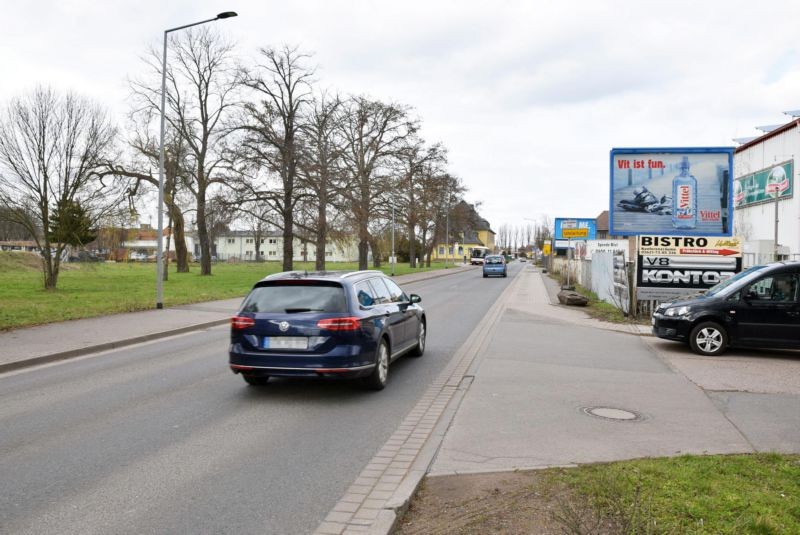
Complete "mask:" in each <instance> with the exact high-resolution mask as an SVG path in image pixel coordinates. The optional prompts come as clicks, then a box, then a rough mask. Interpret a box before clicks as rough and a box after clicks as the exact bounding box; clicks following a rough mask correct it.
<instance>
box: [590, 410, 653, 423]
mask: <svg viewBox="0 0 800 535" xmlns="http://www.w3.org/2000/svg"><path fill="white" fill-rule="evenodd" d="M581 410H582V411H583V412H584V413H586V414H588V415H589V416H595V417H597V418H603V419H604V420H616V421H619V422H636V421H640V420H642V419H643V417H642V415H641V414H639V413H636V412H634V411H629V410H626V409H615V408H613V407H583V409H581Z"/></svg>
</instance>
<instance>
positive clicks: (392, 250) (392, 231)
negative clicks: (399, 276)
mask: <svg viewBox="0 0 800 535" xmlns="http://www.w3.org/2000/svg"><path fill="white" fill-rule="evenodd" d="M394 262H395V260H394V205H392V277H394Z"/></svg>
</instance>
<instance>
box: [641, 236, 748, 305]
mask: <svg viewBox="0 0 800 535" xmlns="http://www.w3.org/2000/svg"><path fill="white" fill-rule="evenodd" d="M638 245H639V247H638V262H637V267H636V299H637V300H639V301H648V300H654V301H674V300H676V299H681V298H684V297H688V296H689V295H692V294H696V293H699V292H702V291H704V290H707V289H709V288H711V287H712V286H714V285H715V284H718V283H720V282H722V281H724V280H726V279H729V278H731V277H733V276H734V275H735V274H736V273H738V272H739V271H741V270H742V241H741V239H739V238H736V237H730V238H724V237H723V238H721V237H715V236H699V237H694V236H639V244H638Z"/></svg>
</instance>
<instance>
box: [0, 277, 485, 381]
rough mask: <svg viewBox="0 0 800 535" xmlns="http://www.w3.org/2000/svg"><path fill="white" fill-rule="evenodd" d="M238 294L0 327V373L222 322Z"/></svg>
mask: <svg viewBox="0 0 800 535" xmlns="http://www.w3.org/2000/svg"><path fill="white" fill-rule="evenodd" d="M468 269H476V268H473V266H469V265H457V266H455V267H452V268H449V269H446V270H436V271H423V272H420V273H411V274H408V275H401V276H398V277H395V280H396V281H397V282H398V284H400V285H402V286H407V285H413V284H414V283H415V282H419V281H423V280H430V279H435V278H438V277H444V276H447V275H451V274H454V273H459V272H461V271H464V270H468ZM242 299H243V297H237V298H234V299H225V300H221V301H209V302H205V303H195V304H191V305H181V306H176V307H170V308H165V309H162V310H155V309H154V310H144V311H141V312H129V313H123V314H113V315H108V316H100V317H96V318H87V319H81V320H74V321H64V322H59V323H51V324H48V325H40V326H37V327H27V328H22V329H14V330H11V331H4V332H0V373H2V372H6V371H10V370H14V369H18V368H24V367H28V366H35V365H38V364H45V363H47V362H54V361H57V360H63V359H68V358H73V357H78V356H81V355H86V354H89V353H96V352H98V351H105V350H107V349H114V348H117V347H124V346H128V345H132V344H138V343H141V342H146V341H149V340H155V339H158V338H164V337H167V336H172V335H176V334H181V333H185V332H189V331H195V330H200V329H206V328H208V327H213V326H216V325H223V324H225V323H228V321H230V318H231V316H233V315H234V314H235V313H236V311H237V310H238V307H239V305H240V304H241V302H242Z"/></svg>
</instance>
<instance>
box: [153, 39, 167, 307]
mask: <svg viewBox="0 0 800 535" xmlns="http://www.w3.org/2000/svg"><path fill="white" fill-rule="evenodd" d="M168 32H169V31H165V32H164V54H163V56H162V58H161V144H160V146H159V151H158V238H157V239H158V244H157V245H156V308H164V264H163V258H162V255H163V254H164V245H163V241H164V125H165V122H166V115H167V114H166V103H167V33H168Z"/></svg>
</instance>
